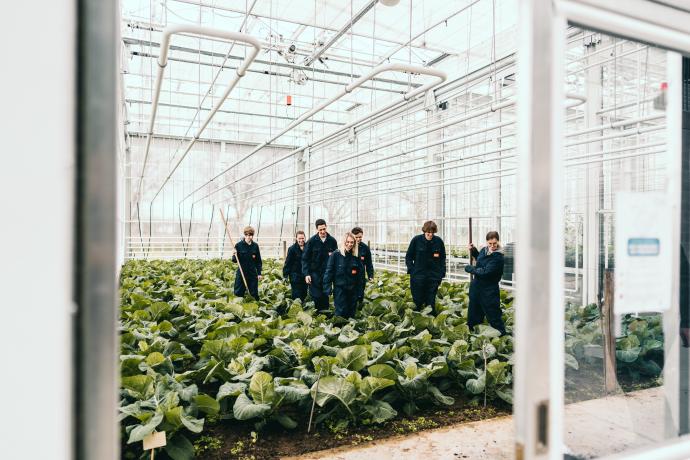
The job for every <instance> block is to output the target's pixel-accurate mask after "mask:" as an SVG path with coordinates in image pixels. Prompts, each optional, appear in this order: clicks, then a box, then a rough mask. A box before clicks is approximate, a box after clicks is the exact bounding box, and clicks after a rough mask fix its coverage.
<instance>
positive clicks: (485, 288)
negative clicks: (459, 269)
mask: <svg viewBox="0 0 690 460" xmlns="http://www.w3.org/2000/svg"><path fill="white" fill-rule="evenodd" d="M498 241H499V238H498V232H489V233H487V234H486V246H485V247H483V248H482V250H481V251H477V248H475V247H474V245H473V244H470V246H469V249H470V254H471V255H472V257H474V258H476V259H477V265H475V266H472V265H465V271H466V272H467V273H471V274H472V275H474V279H473V280H472V282H471V283H470V307H469V310H468V313H467V325H468V326H469V328H470V330H472V329H473V328H474V326H476V325H477V324H481V323H483V322H484V316H486V318H487V319H488V320H489V324H490V325H491V327H493V328H494V329H497V330H498V331H500V332H501V335H505V333H506V327H505V324H503V318H501V314H502V312H501V296H500V291H499V289H498V283H499V282H500V281H501V277H502V276H503V253H502V252H501V250H500V246H499V243H498Z"/></svg>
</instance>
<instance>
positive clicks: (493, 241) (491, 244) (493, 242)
mask: <svg viewBox="0 0 690 460" xmlns="http://www.w3.org/2000/svg"><path fill="white" fill-rule="evenodd" d="M499 239H500V238H499V237H498V232H495V231H490V232H489V233H487V234H486V247H487V248H489V252H494V251H495V250H497V249H498V248H499V247H500V243H499V242H498V241H499Z"/></svg>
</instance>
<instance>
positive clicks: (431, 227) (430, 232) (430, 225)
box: [422, 220, 438, 240]
mask: <svg viewBox="0 0 690 460" xmlns="http://www.w3.org/2000/svg"><path fill="white" fill-rule="evenodd" d="M422 232H424V238H426V239H427V240H431V239H432V238H433V237H434V233H437V232H438V227H437V226H436V222H434V221H433V220H427V221H426V222H424V225H422Z"/></svg>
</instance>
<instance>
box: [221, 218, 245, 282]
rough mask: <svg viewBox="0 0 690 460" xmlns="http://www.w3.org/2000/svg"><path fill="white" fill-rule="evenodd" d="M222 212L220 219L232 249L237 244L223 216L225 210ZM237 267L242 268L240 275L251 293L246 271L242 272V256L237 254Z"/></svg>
mask: <svg viewBox="0 0 690 460" xmlns="http://www.w3.org/2000/svg"><path fill="white" fill-rule="evenodd" d="M218 211H219V212H220V218H221V219H222V220H223V225H225V231H226V233H227V234H228V238H230V244H232V247H233V248H234V247H235V243H234V242H233V241H232V232H231V231H230V228H229V227H228V221H227V220H225V215H224V214H223V210H222V209H219V210H218ZM237 266H238V267H240V275H242V281H243V282H244V287H245V289H246V290H247V292H249V285H247V278H245V277H244V270H242V264H241V263H240V256H239V254H237Z"/></svg>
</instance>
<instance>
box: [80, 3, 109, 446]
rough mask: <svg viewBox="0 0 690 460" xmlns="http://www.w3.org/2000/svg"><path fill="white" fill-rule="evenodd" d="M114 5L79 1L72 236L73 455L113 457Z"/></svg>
mask: <svg viewBox="0 0 690 460" xmlns="http://www.w3.org/2000/svg"><path fill="white" fill-rule="evenodd" d="M118 5H119V4H118V2H116V1H108V0H79V1H78V2H77V8H78V28H77V46H78V51H77V52H78V63H77V75H78V81H77V167H76V171H77V187H76V194H77V195H76V199H77V208H76V216H75V217H76V222H75V224H76V225H75V226H76V237H75V249H76V253H75V263H76V270H75V277H76V282H75V303H76V304H77V314H76V321H75V322H76V324H75V343H76V353H75V360H76V363H75V364H76V369H75V371H76V373H75V384H76V385H75V401H76V424H75V426H74V431H73V434H74V438H73V439H74V443H75V452H76V458H78V459H95V458H97V459H103V460H107V459H116V458H119V457H120V456H119V446H120V439H119V429H118V422H117V415H118V410H117V408H118V387H119V384H118V381H119V375H118V367H117V363H118V357H119V346H118V340H117V302H116V298H117V279H116V255H115V247H116V225H117V223H116V209H117V204H116V200H117V198H116V174H115V171H116V168H117V141H116V133H117V109H118V101H117V94H116V89H117V76H118V69H117V54H118V43H119V42H118V27H119V21H118V18H119V10H118Z"/></svg>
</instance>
